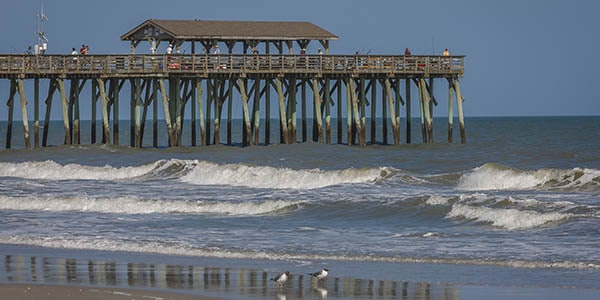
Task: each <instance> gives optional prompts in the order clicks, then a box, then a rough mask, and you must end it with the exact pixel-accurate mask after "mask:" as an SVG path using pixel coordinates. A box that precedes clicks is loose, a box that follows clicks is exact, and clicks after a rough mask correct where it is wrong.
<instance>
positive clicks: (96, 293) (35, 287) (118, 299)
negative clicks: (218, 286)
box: [0, 283, 222, 300]
mask: <svg viewBox="0 0 600 300" xmlns="http://www.w3.org/2000/svg"><path fill="white" fill-rule="evenodd" d="M0 294H2V296H3V297H7V299H14V300H37V299H47V300H80V299H86V300H129V299H154V300H220V299H221V300H222V298H214V297H207V296H199V295H186V294H183V293H177V292H170V291H169V292H167V291H162V290H152V289H131V288H120V287H98V286H80V285H68V286H67V285H58V284H35V283H31V284H25V283H12V284H6V283H0Z"/></svg>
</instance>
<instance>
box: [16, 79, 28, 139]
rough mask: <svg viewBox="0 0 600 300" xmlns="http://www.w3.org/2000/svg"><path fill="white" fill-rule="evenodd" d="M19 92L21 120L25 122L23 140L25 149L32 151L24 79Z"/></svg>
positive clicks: (21, 81)
mask: <svg viewBox="0 0 600 300" xmlns="http://www.w3.org/2000/svg"><path fill="white" fill-rule="evenodd" d="M17 90H18V91H19V99H20V100H21V118H22V120H23V139H24V140H25V149H30V148H31V141H30V139H29V121H28V119H27V98H25V86H24V84H23V79H22V78H19V81H18V85H17Z"/></svg>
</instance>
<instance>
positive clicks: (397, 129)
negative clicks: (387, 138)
mask: <svg viewBox="0 0 600 300" xmlns="http://www.w3.org/2000/svg"><path fill="white" fill-rule="evenodd" d="M384 83H385V91H386V95H387V102H388V107H389V111H390V122H391V123H392V131H393V135H394V145H398V144H399V143H400V127H399V126H398V120H397V119H396V112H395V111H394V103H393V102H394V99H393V98H392V85H391V84H390V80H389V79H385V81H384ZM396 101H398V99H396ZM384 118H385V116H384Z"/></svg>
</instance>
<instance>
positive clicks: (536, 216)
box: [446, 204, 571, 230]
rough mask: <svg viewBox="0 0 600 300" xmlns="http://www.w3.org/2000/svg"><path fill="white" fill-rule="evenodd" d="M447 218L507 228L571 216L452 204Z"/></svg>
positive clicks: (521, 226)
mask: <svg viewBox="0 0 600 300" xmlns="http://www.w3.org/2000/svg"><path fill="white" fill-rule="evenodd" d="M446 217H447V218H465V219H469V220H475V221H478V222H486V223H491V224H492V225H493V226H497V227H502V228H505V229H509V230H517V229H527V228H533V227H538V226H541V225H544V224H546V223H549V222H558V221H562V220H564V219H567V218H569V217H571V214H568V213H557V212H548V213H540V212H536V211H532V210H519V209H512V208H491V207H481V206H471V205H464V204H454V205H453V206H452V210H450V212H449V213H448V214H447V215H446Z"/></svg>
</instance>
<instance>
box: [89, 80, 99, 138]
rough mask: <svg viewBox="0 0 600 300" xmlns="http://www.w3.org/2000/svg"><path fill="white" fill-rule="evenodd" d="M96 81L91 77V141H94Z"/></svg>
mask: <svg viewBox="0 0 600 300" xmlns="http://www.w3.org/2000/svg"><path fill="white" fill-rule="evenodd" d="M98 95H99V92H98V81H97V80H93V79H92V116H91V117H92V124H91V126H90V134H91V143H92V144H95V143H96V114H97V102H98V97H99V96H98Z"/></svg>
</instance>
